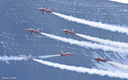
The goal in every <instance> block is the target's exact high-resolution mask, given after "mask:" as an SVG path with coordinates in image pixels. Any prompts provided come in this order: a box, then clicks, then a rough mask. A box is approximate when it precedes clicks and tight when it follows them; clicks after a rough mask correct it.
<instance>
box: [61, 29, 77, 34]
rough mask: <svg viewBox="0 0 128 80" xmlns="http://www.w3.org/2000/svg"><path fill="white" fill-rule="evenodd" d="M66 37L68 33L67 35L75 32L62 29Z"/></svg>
mask: <svg viewBox="0 0 128 80" xmlns="http://www.w3.org/2000/svg"><path fill="white" fill-rule="evenodd" d="M62 31H63V32H64V33H65V34H66V35H67V33H69V34H72V35H73V34H75V32H74V29H72V31H70V30H67V29H63V30H62Z"/></svg>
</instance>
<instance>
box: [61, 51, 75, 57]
mask: <svg viewBox="0 0 128 80" xmlns="http://www.w3.org/2000/svg"><path fill="white" fill-rule="evenodd" d="M71 55H73V54H72V53H70V52H66V53H64V52H63V51H62V53H61V54H60V56H71Z"/></svg>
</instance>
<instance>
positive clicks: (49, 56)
mask: <svg viewBox="0 0 128 80" xmlns="http://www.w3.org/2000/svg"><path fill="white" fill-rule="evenodd" d="M57 56H60V54H57V55H46V56H39V58H43V59H45V58H51V57H57Z"/></svg>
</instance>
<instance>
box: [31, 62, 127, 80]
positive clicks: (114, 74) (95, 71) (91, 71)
mask: <svg viewBox="0 0 128 80" xmlns="http://www.w3.org/2000/svg"><path fill="white" fill-rule="evenodd" d="M33 60H34V61H36V62H39V63H42V64H44V65H47V66H52V67H55V68H59V69H62V70H69V71H75V72H78V73H88V74H98V75H100V76H105V75H106V76H109V77H116V78H125V79H128V76H127V75H128V74H127V73H121V72H116V71H115V72H111V71H105V70H98V69H89V68H85V67H76V66H69V65H64V64H59V63H53V62H49V61H43V60H38V59H33ZM120 74H121V75H120Z"/></svg>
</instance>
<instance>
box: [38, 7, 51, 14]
mask: <svg viewBox="0 0 128 80" xmlns="http://www.w3.org/2000/svg"><path fill="white" fill-rule="evenodd" d="M39 10H40V11H42V12H47V13H52V11H51V10H48V9H43V8H39Z"/></svg>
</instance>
